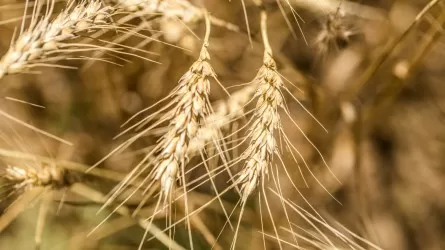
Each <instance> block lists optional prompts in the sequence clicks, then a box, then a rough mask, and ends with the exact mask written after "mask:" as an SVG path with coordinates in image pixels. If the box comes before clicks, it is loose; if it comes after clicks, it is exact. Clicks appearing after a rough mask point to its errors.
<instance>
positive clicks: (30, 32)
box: [0, 0, 114, 78]
mask: <svg viewBox="0 0 445 250" xmlns="http://www.w3.org/2000/svg"><path fill="white" fill-rule="evenodd" d="M35 6H40V5H35ZM47 8H48V9H47V10H46V14H45V16H44V17H42V18H41V19H40V18H38V17H37V16H38V14H39V12H40V8H39V7H35V8H34V9H33V15H32V18H31V21H30V25H29V27H28V28H27V30H24V28H23V27H24V22H25V21H23V24H22V28H21V30H20V32H19V34H18V37H17V38H16V39H13V41H12V42H11V45H10V47H9V49H8V51H7V52H6V54H5V55H3V57H2V58H1V59H0V78H2V77H3V76H5V75H8V74H15V73H26V72H31V71H30V69H31V68H34V67H38V66H51V67H64V66H60V65H56V64H54V62H55V61H57V60H60V59H66V58H67V57H68V56H67V55H68V54H72V53H73V52H78V51H87V50H97V49H98V48H97V47H96V46H94V45H91V44H79V43H75V44H70V43H67V42H68V41H71V40H73V39H75V38H78V37H80V35H81V34H86V33H91V32H94V31H97V30H99V29H106V28H108V27H110V26H112V25H110V23H109V20H110V17H111V15H112V14H113V11H114V9H113V8H111V7H109V6H104V5H103V4H102V2H101V1H100V0H92V1H81V2H80V3H79V4H77V5H76V4H75V1H70V2H69V4H68V5H67V8H66V9H65V10H64V11H63V12H61V13H60V14H59V15H58V16H57V17H56V18H55V19H54V20H52V21H51V20H50V18H51V15H52V14H53V9H54V2H52V3H51V4H50V5H49V6H48V7H47Z"/></svg>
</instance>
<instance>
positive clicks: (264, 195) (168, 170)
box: [0, 0, 440, 249]
mask: <svg viewBox="0 0 445 250" xmlns="http://www.w3.org/2000/svg"><path fill="white" fill-rule="evenodd" d="M246 1H247V0H246ZM199 2H200V1H187V0H105V1H102V0H82V1H75V0H69V1H67V2H64V1H57V2H56V1H54V0H45V1H44V0H42V1H33V2H31V1H26V2H25V3H24V4H22V5H20V7H21V8H23V10H24V15H23V17H22V18H21V22H20V25H19V26H18V27H17V29H16V30H15V32H14V36H13V37H12V38H11V42H10V45H9V48H8V50H7V51H6V52H5V53H4V54H3V55H2V56H1V59H0V79H7V78H12V77H14V75H18V74H30V73H31V74H33V73H40V72H39V69H42V68H45V67H50V68H62V69H65V68H66V69H72V68H73V66H71V65H72V64H69V63H66V64H64V62H69V61H70V60H88V61H89V63H91V61H100V63H113V60H108V59H106V57H105V56H104V55H107V56H112V57H114V58H120V57H121V56H122V57H123V56H131V57H135V58H139V59H144V60H147V61H149V62H151V63H154V64H155V63H157V62H156V60H155V59H153V58H155V56H154V55H153V54H151V52H148V51H145V50H144V46H145V45H146V44H148V43H150V42H160V43H164V44H166V46H176V45H175V44H168V42H167V41H165V40H164V38H163V35H162V34H163V33H162V32H159V30H156V29H159V27H160V26H159V23H161V22H162V21H165V20H170V21H175V22H178V23H179V24H180V25H182V26H184V27H187V29H190V30H192V29H195V28H197V27H205V35H204V36H202V37H200V42H201V47H200V51H199V53H195V55H196V61H195V62H193V63H192V64H191V66H190V67H189V69H188V70H187V72H185V73H184V74H183V75H182V77H181V78H180V79H179V80H178V82H177V85H176V86H175V87H174V88H173V89H172V90H171V91H170V93H169V94H168V95H167V96H165V97H163V98H162V99H160V100H158V101H157V102H156V103H155V104H153V105H152V106H150V107H148V108H146V109H144V110H142V111H140V112H138V113H136V114H135V115H134V116H132V117H131V118H130V119H129V120H128V121H127V122H126V123H125V124H124V127H125V130H124V131H123V132H122V133H121V134H119V135H118V136H117V137H116V138H119V139H120V138H121V137H125V138H126V139H125V140H123V142H122V143H121V144H119V145H118V146H117V147H116V148H115V149H113V150H112V151H111V152H110V153H109V154H108V155H106V156H104V157H103V158H102V159H101V160H100V161H98V162H97V163H96V164H94V165H92V166H86V165H83V164H78V163H74V162H68V161H65V162H62V161H54V160H52V159H49V158H45V157H43V156H37V155H31V154H26V153H24V152H19V151H13V150H8V149H0V155H1V157H2V158H3V159H4V161H5V162H6V164H5V166H2V171H1V172H0V174H1V175H2V176H1V177H2V178H3V179H4V181H3V182H2V186H3V187H4V189H6V190H7V192H2V195H3V196H5V197H1V200H6V199H8V198H9V197H12V196H16V195H17V194H19V196H18V198H17V199H16V201H15V202H14V203H12V204H11V205H10V206H9V207H8V208H7V209H6V210H5V212H4V213H3V215H2V216H1V217H0V231H2V230H4V229H5V228H6V227H7V226H8V225H9V224H10V223H11V222H12V221H13V220H14V219H15V218H16V217H17V216H18V215H19V214H20V212H21V211H23V210H24V209H25V208H27V207H28V206H29V204H30V203H33V201H35V200H36V199H37V198H38V199H39V200H41V201H39V202H40V203H41V204H42V205H41V212H42V214H43V213H44V212H45V211H47V210H48V204H52V203H51V202H53V201H54V200H55V198H54V197H55V193H56V192H58V191H61V190H62V191H65V190H70V191H71V192H72V193H75V194H77V195H80V196H84V197H85V198H87V199H89V200H90V201H92V202H94V203H98V204H101V207H102V208H101V210H104V212H105V211H107V214H108V216H107V217H106V218H105V219H104V220H103V221H102V223H100V224H99V225H97V226H96V227H94V229H92V230H91V231H89V232H88V233H87V234H85V235H83V237H86V239H87V240H88V239H89V237H90V238H94V237H105V236H98V235H101V234H100V232H101V230H103V228H104V227H106V224H107V223H113V220H116V221H117V220H118V219H116V216H117V215H120V216H122V217H125V218H126V219H128V220H129V221H130V222H131V223H133V224H136V225H138V226H140V227H142V228H143V229H144V232H145V234H144V235H143V238H142V239H141V240H140V245H139V249H143V248H144V247H146V246H148V247H150V245H151V244H153V243H152V242H153V241H152V240H157V241H158V242H161V243H162V244H163V245H165V247H166V248H169V249H170V248H171V249H194V248H195V246H196V242H194V240H195V238H196V237H197V236H196V235H197V234H199V235H201V236H200V237H203V238H204V239H205V241H206V242H207V247H206V248H207V249H210V248H215V249H247V246H246V244H248V243H246V242H243V240H242V239H241V240H240V239H239V232H240V228H241V227H242V224H243V223H245V222H244V221H245V218H246V217H248V216H250V217H252V216H253V218H254V219H253V220H254V221H257V223H254V224H255V225H254V227H255V228H256V229H254V231H255V233H256V234H258V237H261V238H262V242H263V246H260V247H264V249H272V248H271V246H272V245H275V246H277V247H279V249H286V248H292V249H293V248H295V249H300V248H301V249H308V248H309V249H339V248H352V249H379V247H378V246H377V245H375V244H373V243H371V242H369V241H367V240H366V239H364V238H362V237H360V236H359V235H357V234H355V233H354V232H352V231H349V230H348V229H346V228H345V227H343V226H341V225H340V224H338V223H336V222H335V221H333V220H329V219H327V218H326V217H325V216H323V215H322V214H320V213H318V212H317V209H316V208H315V207H313V206H312V205H311V204H310V202H309V201H308V200H307V199H306V198H305V196H304V195H303V194H302V193H301V191H300V190H301V188H302V187H303V186H305V185H308V183H307V181H306V180H305V178H304V176H303V172H307V173H309V175H310V176H311V180H310V182H313V183H315V184H316V186H318V187H321V188H322V189H323V190H324V191H325V192H327V193H328V194H329V195H330V196H331V199H334V200H335V197H334V196H333V195H331V193H330V190H329V188H328V187H325V186H324V183H323V181H321V180H318V179H317V176H316V175H315V174H313V173H312V170H311V169H312V166H310V164H309V162H308V161H307V160H306V159H305V158H304V155H303V153H300V151H299V145H295V143H294V142H293V141H292V139H291V138H290V137H289V136H288V132H286V131H285V129H284V128H283V119H285V120H286V121H288V122H290V123H291V124H292V127H293V129H294V130H295V131H298V132H299V133H301V134H302V135H303V137H304V138H305V143H306V144H307V145H309V146H310V148H312V150H313V151H314V152H315V155H317V156H315V157H316V158H318V159H320V162H321V164H320V165H322V167H320V168H326V169H327V171H328V172H329V173H331V175H330V178H331V179H333V180H336V178H337V177H336V176H335V174H334V173H333V172H332V171H331V170H330V166H329V164H328V161H327V160H325V159H324V156H323V154H322V152H321V151H320V150H319V149H318V148H317V146H316V144H315V143H313V142H312V141H311V139H310V138H309V136H307V135H306V134H305V133H306V132H305V130H304V128H302V127H300V126H299V124H298V122H297V121H295V120H294V118H293V114H292V113H291V110H290V109H289V107H288V106H289V105H290V103H291V102H292V103H296V104H298V105H300V106H301V109H300V110H301V112H305V113H307V115H308V116H307V117H309V119H312V120H313V121H314V123H313V124H315V125H314V126H319V127H320V128H322V130H324V131H326V134H327V132H328V131H327V130H326V129H325V128H324V127H323V124H322V123H321V122H319V121H318V120H317V117H315V115H313V112H312V111H311V110H309V109H308V108H306V107H305V105H304V104H303V103H302V101H301V99H300V98H299V97H298V96H295V90H296V89H298V88H297V87H296V85H298V83H294V79H288V78H286V77H285V76H284V75H282V74H281V73H280V68H279V66H277V60H278V59H277V58H275V57H274V55H275V53H274V48H273V47H272V45H271V43H270V42H269V41H270V37H269V35H268V29H269V28H268V16H269V10H268V7H267V4H270V3H269V2H270V1H265V2H263V1H262V0H255V1H252V2H253V4H254V6H256V9H255V12H256V13H257V14H258V15H252V16H250V15H248V14H247V12H244V14H245V21H246V27H247V28H245V27H239V26H237V25H234V24H232V23H231V22H230V20H223V19H221V18H218V17H216V16H214V15H212V14H211V13H208V12H207V10H206V9H205V8H204V6H205V3H204V2H205V1H201V2H202V4H203V5H199ZM291 2H295V3H292V4H291ZM439 2H440V1H431V2H430V3H429V4H428V6H426V7H425V9H424V10H423V11H422V12H421V13H420V14H419V16H417V18H416V19H415V21H414V22H413V24H412V25H414V24H415V23H417V22H419V20H421V19H422V18H423V15H425V13H426V12H428V11H429V9H431V8H433V7H434V6H435V5H437V3H439ZM241 3H242V5H243V6H244V5H245V4H246V3H245V2H244V0H241ZM277 3H278V5H279V7H280V8H281V9H284V8H289V9H291V13H292V15H293V16H294V17H295V18H296V19H298V18H299V17H298V16H297V15H298V14H297V13H296V11H295V10H294V7H295V6H296V5H300V6H303V5H304V6H305V7H306V8H308V9H311V8H312V9H318V10H319V9H324V8H327V9H330V10H332V11H333V12H335V16H330V19H329V20H328V23H327V24H326V27H325V29H324V30H323V32H322V33H320V34H319V36H318V37H317V39H316V45H318V46H319V47H320V51H321V52H322V53H324V54H325V53H326V51H327V50H329V48H330V45H331V43H337V42H338V41H339V40H341V41H342V42H347V41H348V39H349V37H350V36H352V35H353V33H354V31H351V30H350V29H348V28H347V27H346V26H344V25H342V23H341V22H340V21H338V19H336V17H337V15H340V14H339V13H338V12H339V8H338V6H341V4H342V3H341V1H339V2H337V1H321V0H306V1H288V0H286V1H284V0H283V1H281V0H277ZM195 4H196V5H195ZM343 6H345V7H350V8H354V6H355V7H356V5H354V4H349V5H348V4H347V3H344V4H343ZM6 7H8V6H6ZM363 13H366V11H364V12H363ZM370 15H372V14H370ZM253 18H259V20H258V22H254V21H252V19H253ZM12 21H14V20H12ZM12 21H11V22H12ZM250 23H252V24H250ZM255 23H257V24H258V25H259V27H258V30H259V31H260V32H259V33H260V35H261V36H260V37H261V39H257V40H260V42H261V43H262V47H263V56H262V62H258V68H259V69H258V72H257V74H256V75H255V76H253V79H252V80H251V81H250V82H248V83H242V84H240V85H239V86H240V87H239V88H238V89H237V90H236V91H232V90H230V91H228V90H227V89H226V88H225V84H224V83H223V82H221V81H220V80H219V79H218V72H216V71H215V70H214V68H213V67H212V49H211V48H212V46H211V44H212V30H213V28H215V27H217V28H218V29H226V30H229V31H230V32H238V33H243V34H245V38H246V39H250V40H252V34H251V28H250V27H251V26H252V25H253V24H255ZM408 29H409V28H408ZM110 32H111V33H116V34H119V36H118V38H117V39H115V40H111V39H110V37H109V36H107V34H109V33H110ZM147 32H148V33H150V35H146V34H147ZM191 32H193V31H191ZM303 33H304V32H303ZM404 35H405V34H402V37H403V36H404ZM132 37H137V38H139V39H142V40H143V42H142V43H141V44H140V45H139V46H136V47H128V46H126V45H124V43H123V41H124V40H126V39H129V38H132ZM400 40H401V38H400V39H398V40H395V41H393V42H392V43H391V44H390V45H389V47H391V46H392V47H394V46H396V44H397V42H400ZM253 43H254V42H253V41H251V44H252V46H253ZM254 46H260V45H257V44H255V45H254ZM387 50H388V51H390V48H388V49H387ZM88 55H89V56H88ZM385 57H387V54H385V53H384V55H382V56H381V57H380V59H379V58H378V59H376V61H379V60H380V61H382V60H384V58H385ZM414 64H415V63H414V62H413V63H412V64H403V65H404V66H405V67H403V69H405V70H403V72H405V73H407V72H408V71H409V69H410V67H412V65H414ZM278 65H279V64H278ZM399 66H400V65H399ZM116 67H118V66H116ZM400 67H401V66H400ZM369 71H371V72H368V71H367V73H366V74H372V71H373V69H372V67H371V69H370V70H369ZM374 71H375V69H374ZM403 72H402V73H403ZM402 73H401V74H402ZM366 74H365V77H366ZM404 76H405V74H403V75H402V76H400V78H403V77H404ZM358 82H359V84H358V86H359V87H360V84H361V83H362V82H363V81H362V80H361V79H359V80H358ZM214 88H219V89H221V90H222V91H223V92H224V93H226V94H227V98H225V99H224V100H219V101H217V102H211V97H210V95H211V92H212V89H214ZM297 91H298V90H297ZM357 91H358V89H357ZM351 92H352V94H351ZM355 92H356V89H352V90H351V91H350V92H348V93H347V95H346V96H347V98H346V100H348V98H351V97H354V96H355V95H354V94H355ZM343 104H344V105H343V106H342V107H343V108H342V110H343V111H344V113H346V115H345V117H346V118H348V117H349V118H350V119H345V120H347V121H349V120H354V119H353V117H352V118H351V116H350V115H349V116H348V114H349V113H348V112H347V110H348V108H347V107H349V106H348V104H349V102H347V101H345V102H344V103H343ZM345 107H346V108H345ZM345 110H346V111H345ZM0 114H1V115H2V117H3V118H4V119H7V120H9V121H12V122H14V124H15V125H14V126H26V127H28V128H30V129H33V130H35V131H37V132H38V133H42V134H44V135H46V136H49V137H51V138H53V139H56V140H59V141H61V142H62V143H68V142H66V141H65V140H63V139H62V138H58V137H56V136H55V135H52V134H49V133H47V132H45V131H41V130H39V129H38V128H36V127H34V126H32V125H30V124H26V123H25V122H23V121H20V120H19V119H17V118H15V117H14V116H12V115H10V114H9V113H6V112H4V111H0ZM235 125H236V126H235ZM147 136H154V137H155V138H156V141H155V144H153V145H151V146H149V147H147V148H145V149H144V150H143V153H144V154H143V156H142V157H141V158H140V160H139V161H138V162H137V164H135V165H134V166H132V168H131V170H130V171H129V172H128V173H120V172H115V171H113V170H109V169H105V168H101V164H102V163H103V162H104V161H106V160H108V159H109V158H110V157H111V156H113V157H114V156H117V157H118V156H119V155H120V154H121V153H122V152H124V151H125V150H128V149H129V148H130V147H132V146H133V144H134V143H135V142H137V141H138V140H140V139H141V138H143V137H147ZM36 162H38V164H36ZM193 172H198V173H204V174H201V175H200V176H198V177H196V175H194V177H193V178H192V177H191V176H192V175H191V173H193ZM295 173H301V174H302V176H303V178H300V179H302V182H303V183H298V182H299V181H297V179H299V178H295V176H296V175H295ZM89 176H90V177H95V178H103V179H108V180H111V181H113V182H115V183H117V184H116V186H115V187H114V188H112V189H111V190H110V191H109V193H108V194H106V193H102V191H99V190H98V189H95V188H93V187H92V186H89V185H88V184H87V183H88V181H87V179H88V178H89ZM283 176H284V177H283ZM282 178H286V179H287V182H286V185H282V180H281V179H282ZM219 179H223V180H225V181H226V182H225V185H221V181H218V180H219ZM308 182H309V181H308ZM339 182H340V181H339ZM313 186H314V185H308V186H307V187H303V188H311V187H313ZM203 187H205V188H206V189H207V192H206V194H200V193H199V192H197V191H196V190H197V189H199V188H201V189H202V188H203ZM289 189H291V190H293V191H292V192H293V193H297V194H299V196H300V202H299V203H296V202H294V201H292V199H291V198H290V197H287V196H286V194H287V193H289V191H287V190H289ZM230 194H231V195H232V197H233V196H235V197H237V198H236V199H235V200H237V202H235V204H233V203H230V202H228V201H227V196H229V195H230ZM197 197H199V199H198V198H197ZM134 199H137V200H138V204H137V206H132V205H131V204H133V203H134ZM250 201H252V203H250ZM62 203H63V202H62ZM271 203H275V204H271ZM277 204H278V206H279V207H281V208H280V210H281V211H282V213H283V214H284V217H285V221H286V222H285V223H280V224H278V223H275V218H274V212H273V211H272V210H273V209H276V208H275V207H276V206H277ZM206 209H213V210H214V211H218V213H220V216H222V217H223V218H224V220H225V224H224V225H223V226H222V227H221V228H219V229H217V231H219V232H221V233H222V232H223V231H224V232H227V231H230V232H232V233H231V235H232V241H231V244H229V245H227V244H222V243H219V241H218V238H219V236H218V235H216V234H214V232H213V231H215V230H211V229H210V228H209V226H210V227H212V228H214V227H215V226H214V225H211V223H207V222H206V221H204V220H203V218H202V217H201V213H204V212H205V210H206ZM255 209H256V210H259V215H258V214H255V212H254V211H253V210H255ZM43 217H44V216H43ZM295 217H299V219H298V222H301V221H302V222H303V223H305V225H306V229H303V230H302V227H301V225H298V223H297V222H294V219H293V218H295ZM112 218H113V219H112ZM255 218H256V219H255ZM110 221H111V222H110ZM162 221H164V222H165V223H162ZM127 223H128V221H127ZM131 223H130V224H129V225H131ZM43 224H44V223H43V222H42V221H41V220H40V219H39V222H38V223H37V227H38V230H37V233H36V245H37V247H40V245H41V241H42V231H43ZM209 224H210V225H209ZM179 225H184V226H179ZM127 227H128V226H127ZM226 227H227V228H226ZM179 228H180V229H183V230H184V231H185V232H186V234H187V238H188V242H180V241H176V240H175V234H176V233H177V231H178V230H180V229H179ZM109 234H110V233H109ZM103 235H106V233H105V234H103ZM274 249H275V248H274Z"/></svg>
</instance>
